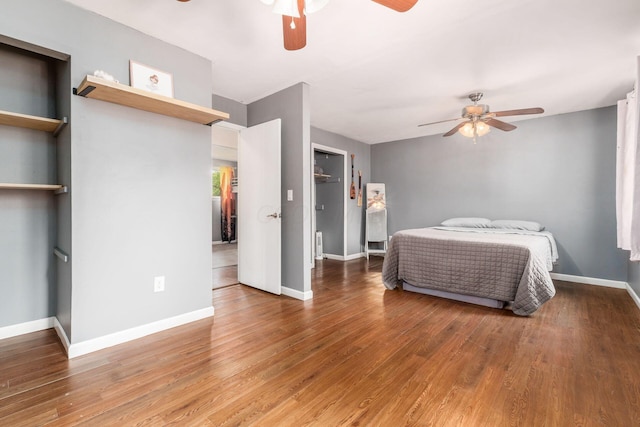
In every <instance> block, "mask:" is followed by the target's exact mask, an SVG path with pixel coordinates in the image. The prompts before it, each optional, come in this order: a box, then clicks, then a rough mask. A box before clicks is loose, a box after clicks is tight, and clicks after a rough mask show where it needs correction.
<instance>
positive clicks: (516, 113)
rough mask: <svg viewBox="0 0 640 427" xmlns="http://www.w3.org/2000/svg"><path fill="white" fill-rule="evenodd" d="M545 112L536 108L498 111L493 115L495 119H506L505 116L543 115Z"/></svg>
mask: <svg viewBox="0 0 640 427" xmlns="http://www.w3.org/2000/svg"><path fill="white" fill-rule="evenodd" d="M542 113H544V110H543V109H542V108H540V107H536V108H521V109H519V110H506V111H496V112H495V113H493V115H494V116H495V117H504V116H522V115H525V114H542Z"/></svg>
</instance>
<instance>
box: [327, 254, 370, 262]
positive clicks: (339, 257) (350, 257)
mask: <svg viewBox="0 0 640 427" xmlns="http://www.w3.org/2000/svg"><path fill="white" fill-rule="evenodd" d="M322 256H323V257H324V258H326V259H332V260H335V261H351V260H354V259H359V258H365V257H366V256H367V255H366V254H365V253H364V252H360V253H358V254H351V255H347V256H342V255H334V254H323V255H322Z"/></svg>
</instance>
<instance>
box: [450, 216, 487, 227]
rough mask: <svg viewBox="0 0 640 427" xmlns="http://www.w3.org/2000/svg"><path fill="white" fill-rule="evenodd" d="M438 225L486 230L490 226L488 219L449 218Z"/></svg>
mask: <svg viewBox="0 0 640 427" xmlns="http://www.w3.org/2000/svg"><path fill="white" fill-rule="evenodd" d="M440 225H444V226H445V227H469V228H487V227H490V225H491V220H490V219H488V218H449V219H447V220H445V221H442V223H441V224H440Z"/></svg>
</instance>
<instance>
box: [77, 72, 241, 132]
mask: <svg viewBox="0 0 640 427" xmlns="http://www.w3.org/2000/svg"><path fill="white" fill-rule="evenodd" d="M74 93H75V94H76V95H80V96H83V97H86V98H92V99H99V100H101V101H107V102H112V103H114V104H119V105H124V106H126V107H131V108H136V109H138V110H144V111H149V112H151V113H156V114H162V115H165V116H170V117H175V118H178V119H182V120H187V121H190V122H195V123H200V124H203V125H211V124H213V123H215V122H219V121H221V120H227V119H228V118H229V114H228V113H223V112H222V111H217V110H213V109H211V108H207V107H202V106H200V105H196V104H191V103H189V102H185V101H180V100H179V99H174V98H170V97H168V96H163V95H158V94H155V93H152V92H149V91H146V90H142V89H137V88H133V87H131V86H127V85H123V84H121V83H116V82H112V81H109V80H105V79H102V78H99V77H95V76H86V77H85V78H84V80H82V83H80V85H79V86H78V87H77V88H76V89H74Z"/></svg>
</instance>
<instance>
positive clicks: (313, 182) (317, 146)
mask: <svg viewBox="0 0 640 427" xmlns="http://www.w3.org/2000/svg"><path fill="white" fill-rule="evenodd" d="M316 150H318V151H324V152H327V153H331V154H337V155H341V156H342V159H343V162H342V164H343V172H342V176H343V177H344V178H343V181H344V182H343V193H342V195H343V208H344V209H343V214H342V215H343V217H342V235H343V240H342V256H341V258H342V259H341V260H342V261H345V260H346V259H347V242H348V239H347V230H348V227H347V194H348V193H349V183H348V181H349V180H348V179H347V173H348V166H347V163H348V162H347V157H348V156H349V153H348V152H347V151H345V150H341V149H339V148H334V147H329V146H327V145H322V144H317V143H315V142H312V143H311V158H310V162H311V167H310V168H309V169H310V170H311V204H310V208H311V268H315V266H316V236H315V234H316V180H315V178H314V176H313V174H314V159H315V153H316Z"/></svg>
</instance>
